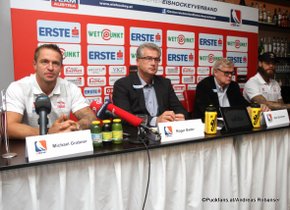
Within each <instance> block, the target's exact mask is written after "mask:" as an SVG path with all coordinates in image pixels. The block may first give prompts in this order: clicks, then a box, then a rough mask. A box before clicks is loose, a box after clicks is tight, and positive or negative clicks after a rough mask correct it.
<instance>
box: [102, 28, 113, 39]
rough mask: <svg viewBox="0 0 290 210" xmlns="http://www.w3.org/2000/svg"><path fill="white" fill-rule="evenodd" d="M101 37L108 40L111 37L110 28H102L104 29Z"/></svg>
mask: <svg viewBox="0 0 290 210" xmlns="http://www.w3.org/2000/svg"><path fill="white" fill-rule="evenodd" d="M102 38H103V39H104V40H110V39H111V30H109V29H104V30H103V31H102Z"/></svg>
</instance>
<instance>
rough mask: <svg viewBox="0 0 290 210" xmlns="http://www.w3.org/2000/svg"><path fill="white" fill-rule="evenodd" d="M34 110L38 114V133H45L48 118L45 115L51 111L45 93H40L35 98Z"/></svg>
mask: <svg viewBox="0 0 290 210" xmlns="http://www.w3.org/2000/svg"><path fill="white" fill-rule="evenodd" d="M35 111H36V113H37V114H38V115H39V119H38V124H39V135H45V134H47V131H48V129H47V124H48V118H47V115H48V114H49V113H50V111H51V103H50V99H49V97H48V96H47V95H45V94H40V95H39V96H37V98H36V99H35Z"/></svg>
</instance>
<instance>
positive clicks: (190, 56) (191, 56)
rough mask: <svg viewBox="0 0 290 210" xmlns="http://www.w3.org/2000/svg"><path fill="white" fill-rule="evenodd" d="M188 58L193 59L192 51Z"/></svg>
mask: <svg viewBox="0 0 290 210" xmlns="http://www.w3.org/2000/svg"><path fill="white" fill-rule="evenodd" d="M188 59H189V60H191V61H192V60H193V55H192V53H190V54H189V56H188Z"/></svg>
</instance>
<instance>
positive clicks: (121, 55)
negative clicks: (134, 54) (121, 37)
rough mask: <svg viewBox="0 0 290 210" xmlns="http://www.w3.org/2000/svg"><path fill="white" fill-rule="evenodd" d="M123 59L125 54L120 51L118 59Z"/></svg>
mask: <svg viewBox="0 0 290 210" xmlns="http://www.w3.org/2000/svg"><path fill="white" fill-rule="evenodd" d="M122 58H123V52H122V51H121V50H119V52H117V59H122Z"/></svg>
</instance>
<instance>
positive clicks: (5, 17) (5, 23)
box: [0, 0, 14, 90]
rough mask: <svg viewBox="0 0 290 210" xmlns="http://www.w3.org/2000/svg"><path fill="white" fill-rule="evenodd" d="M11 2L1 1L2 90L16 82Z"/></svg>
mask: <svg viewBox="0 0 290 210" xmlns="http://www.w3.org/2000/svg"><path fill="white" fill-rule="evenodd" d="M9 2H10V1H7V0H0V8H1V12H0V31H1V33H0V46H1V47H0V66H1V69H0V90H2V89H4V88H6V87H7V86H8V85H9V84H10V82H12V81H13V80H14V66H13V55H12V33H11V18H10V3H9Z"/></svg>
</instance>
